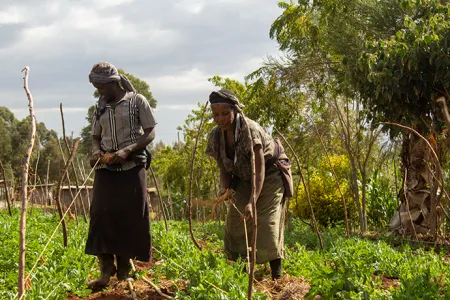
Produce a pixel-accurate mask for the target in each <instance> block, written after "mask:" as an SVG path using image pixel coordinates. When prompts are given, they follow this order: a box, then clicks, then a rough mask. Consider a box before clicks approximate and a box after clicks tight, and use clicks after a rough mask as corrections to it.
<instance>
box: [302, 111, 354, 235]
mask: <svg viewBox="0 0 450 300" xmlns="http://www.w3.org/2000/svg"><path fill="white" fill-rule="evenodd" d="M308 118H309V120H310V121H311V123H312V124H313V126H314V129H315V131H316V133H317V136H318V137H319V140H320V144H321V145H322V148H323V150H324V151H325V155H326V157H327V160H328V164H329V165H330V168H331V172H332V173H333V176H334V179H335V181H336V187H337V189H338V191H339V194H340V195H341V198H342V203H343V204H344V222H345V236H346V237H347V238H349V237H350V231H349V230H348V216H347V201H346V200H345V197H344V193H343V192H342V189H341V185H340V183H339V178H338V176H337V174H336V171H335V170H334V167H333V164H332V163H331V159H330V155H329V154H328V150H327V147H325V143H324V142H323V139H322V135H321V134H320V132H319V129H318V128H317V126H316V123H315V122H314V120H313V119H312V118H311V117H309V116H308Z"/></svg>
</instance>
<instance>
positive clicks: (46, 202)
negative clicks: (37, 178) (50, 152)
mask: <svg viewBox="0 0 450 300" xmlns="http://www.w3.org/2000/svg"><path fill="white" fill-rule="evenodd" d="M49 176H50V159H48V160H47V174H46V177H45V211H47V206H48V200H50V199H51V198H50V191H49V190H48V179H49ZM50 204H51V203H50ZM47 212H48V211H47Z"/></svg>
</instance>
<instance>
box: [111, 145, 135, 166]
mask: <svg viewBox="0 0 450 300" xmlns="http://www.w3.org/2000/svg"><path fill="white" fill-rule="evenodd" d="M130 153H131V149H130V148H128V147H125V148H123V149H120V150H117V151H116V152H115V153H114V156H113V158H112V160H111V163H112V164H119V163H121V162H123V161H125V160H127V158H128V155H130Z"/></svg>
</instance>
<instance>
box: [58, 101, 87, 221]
mask: <svg viewBox="0 0 450 300" xmlns="http://www.w3.org/2000/svg"><path fill="white" fill-rule="evenodd" d="M59 110H60V112H61V122H62V127H63V139H64V143H65V145H66V148H67V151H68V152H69V155H70V154H71V153H70V147H69V143H68V142H67V138H66V126H65V122H64V112H63V107H62V103H60V104H59ZM71 166H72V170H73V175H74V177H75V186H76V187H77V193H78V191H79V190H80V185H79V184H78V175H77V170H76V168H75V163H74V162H73V160H72V162H71ZM69 189H70V184H69ZM80 202H81V209H82V210H83V218H84V221H85V222H87V217H86V208H85V207H84V202H83V197H80ZM75 207H76V205H75Z"/></svg>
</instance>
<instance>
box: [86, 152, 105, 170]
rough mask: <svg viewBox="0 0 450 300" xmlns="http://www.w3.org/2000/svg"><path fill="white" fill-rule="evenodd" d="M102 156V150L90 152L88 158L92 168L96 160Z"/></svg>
mask: <svg viewBox="0 0 450 300" xmlns="http://www.w3.org/2000/svg"><path fill="white" fill-rule="evenodd" d="M102 156H103V151H102V150H96V151H94V152H92V155H91V158H90V160H89V163H90V165H91V168H93V167H94V166H95V164H96V163H97V161H98V160H99V159H101V157H102Z"/></svg>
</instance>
